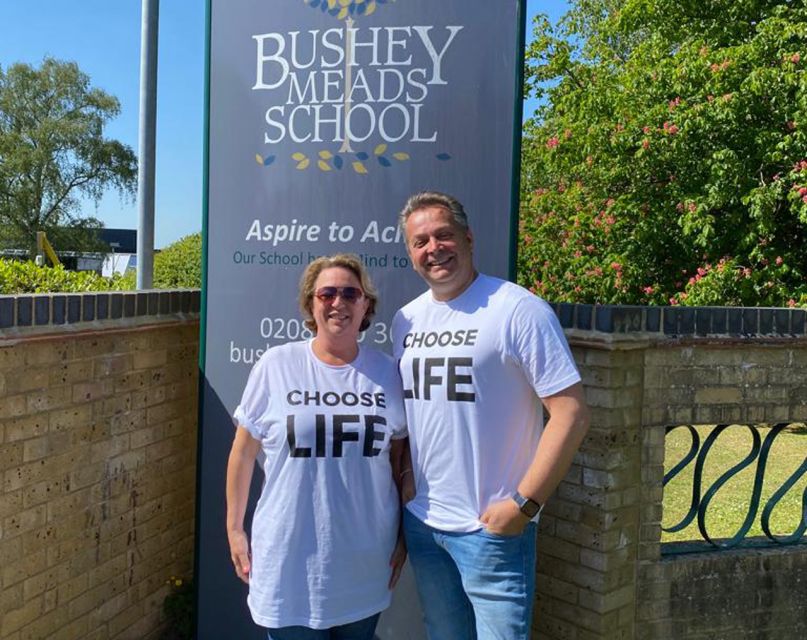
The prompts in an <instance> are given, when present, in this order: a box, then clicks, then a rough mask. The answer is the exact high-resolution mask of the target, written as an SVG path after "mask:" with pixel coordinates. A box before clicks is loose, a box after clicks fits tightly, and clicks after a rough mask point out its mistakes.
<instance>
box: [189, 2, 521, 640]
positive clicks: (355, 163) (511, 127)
mask: <svg viewBox="0 0 807 640" xmlns="http://www.w3.org/2000/svg"><path fill="white" fill-rule="evenodd" d="M524 4H525V3H524V2H523V0H496V2H471V1H470V0H440V1H439V2H436V1H435V0H272V1H269V0H209V5H208V28H209V34H208V69H209V70H208V105H207V115H208V130H207V146H206V153H207V167H206V185H207V187H206V188H207V193H206V222H205V239H206V263H205V264H206V285H205V292H204V295H205V305H204V322H203V343H202V351H203V353H202V361H201V362H202V369H203V375H204V384H203V389H202V398H201V407H202V412H201V416H200V458H199V464H200V469H199V487H198V500H199V508H198V521H197V567H196V576H197V580H198V584H199V610H198V611H199V613H198V638H200V639H202V640H207V639H210V640H213V639H216V640H219V639H221V638H253V637H254V638H263V637H265V634H263V633H262V632H260V631H259V630H258V628H257V627H255V626H254V624H253V623H252V621H251V619H250V616H249V612H248V610H247V607H246V603H245V599H246V593H245V588H244V585H243V584H242V583H241V582H240V581H239V580H238V579H237V578H236V576H235V574H234V572H233V568H232V565H231V562H230V558H229V551H228V548H227V538H226V532H225V526H224V513H225V502H224V483H225V468H226V462H227V455H228V453H229V448H230V444H231V442H232V437H233V423H232V419H231V418H230V415H231V414H232V412H233V410H234V409H235V407H236V405H237V404H238V401H239V399H240V395H241V391H242V389H243V387H244V384H245V382H246V379H247V375H248V374H249V371H250V368H251V366H252V364H253V363H254V362H256V361H257V359H258V358H259V357H260V355H261V354H262V353H263V352H264V351H265V350H266V349H267V348H269V347H271V346H273V345H276V344H281V343H283V342H287V341H290V340H301V339H306V338H308V337H310V332H309V331H308V330H307V329H305V327H304V326H303V324H302V321H301V319H300V316H299V312H298V309H297V285H298V281H299V278H300V275H301V273H302V271H303V269H304V268H305V266H306V265H307V264H308V263H309V262H310V261H311V260H313V259H314V258H316V257H317V256H320V255H326V254H332V253H336V252H344V251H349V252H353V253H356V254H358V255H359V256H360V257H361V259H362V260H363V262H364V263H365V264H366V265H367V267H368V268H369V270H370V273H371V275H372V277H373V279H374V281H375V283H376V285H377V287H378V289H379V291H380V294H381V304H380V308H379V310H378V313H377V315H376V317H375V318H374V321H373V324H372V325H371V326H370V328H369V329H368V330H367V331H366V332H365V334H364V337H363V341H364V343H365V344H370V345H373V346H376V347H378V348H381V349H384V350H389V348H390V338H389V323H390V320H391V318H392V316H393V314H394V313H395V311H396V310H397V308H398V307H400V306H401V305H403V304H404V303H406V302H408V301H409V300H410V299H412V298H413V297H415V296H416V295H418V294H419V293H421V292H422V291H423V290H424V289H425V285H424V284H423V282H422V281H421V280H420V278H419V277H418V276H417V275H416V274H415V273H414V271H413V270H412V268H411V265H410V262H409V259H408V257H407V254H406V250H405V247H404V243H403V238H402V236H401V233H400V232H399V230H398V228H397V220H396V218H397V213H398V211H399V210H400V209H401V207H402V206H403V204H404V202H405V201H406V199H407V197H408V196H409V195H411V194H412V193H413V192H416V191H420V190H424V189H436V190H439V191H444V192H447V193H450V194H452V195H454V196H456V197H457V198H459V200H460V201H462V202H463V203H464V205H465V208H466V210H467V212H468V215H469V219H470V223H471V227H472V229H473V231H474V236H475V243H474V251H475V260H476V263H477V266H478V267H479V268H480V269H481V270H482V271H484V272H486V273H489V274H492V275H498V276H501V277H508V276H509V275H512V274H511V269H512V264H513V262H514V256H513V255H511V247H512V238H513V237H514V235H515V233H516V224H517V204H518V202H517V188H516V187H517V174H518V166H517V158H518V136H519V135H520V122H521V120H520V116H521V108H520V107H521V105H520V82H521V64H522V57H523V28H524V27H523V23H524ZM256 476H260V472H257V473H256ZM260 480H262V478H259V479H258V480H257V482H260ZM303 499H304V497H303ZM399 592H400V593H396V601H395V604H394V605H393V609H392V610H391V611H390V612H388V613H387V614H385V616H384V618H382V623H381V625H380V626H379V632H378V633H379V636H380V637H383V638H395V639H396V640H398V639H402V638H408V637H412V638H417V637H422V636H421V635H420V633H421V632H420V627H419V626H417V625H416V624H415V623H414V622H413V618H415V619H416V618H417V616H418V615H419V614H417V613H414V614H413V613H412V612H411V611H410V608H411V607H413V606H415V605H413V603H412V601H413V599H414V592H413V591H412V588H411V584H410V579H409V578H408V577H407V579H406V580H405V581H404V585H403V586H402V587H400V588H399Z"/></svg>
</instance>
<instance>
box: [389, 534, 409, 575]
mask: <svg viewBox="0 0 807 640" xmlns="http://www.w3.org/2000/svg"><path fill="white" fill-rule="evenodd" d="M405 562H406V542H405V540H404V537H403V533H399V534H398V541H397V542H396V543H395V549H393V551H392V556H391V557H390V559H389V566H390V568H391V569H392V575H390V579H389V588H390V589H394V588H395V585H396V584H398V578H400V577H401V571H403V567H404V563H405Z"/></svg>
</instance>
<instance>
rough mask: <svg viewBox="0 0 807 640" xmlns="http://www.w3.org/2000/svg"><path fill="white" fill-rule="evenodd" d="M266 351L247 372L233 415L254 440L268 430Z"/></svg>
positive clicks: (264, 434)
mask: <svg viewBox="0 0 807 640" xmlns="http://www.w3.org/2000/svg"><path fill="white" fill-rule="evenodd" d="M267 356H268V352H267V353H266V354H264V355H263V356H262V357H261V359H260V360H258V362H256V363H255V366H253V367H252V371H250V373H249V378H248V379H247V385H246V387H245V388H244V393H243V394H242V396H241V402H240V403H239V405H238V406H237V407H236V409H235V412H234V413H233V417H234V418H235V420H236V422H237V423H238V424H240V425H241V426H243V427H244V428H245V429H246V430H247V431H249V433H250V435H251V436H252V437H253V438H255V439H256V440H262V439H263V438H265V437H266V435H267V433H268V431H269V421H268V415H269V400H270V395H269V384H268V376H267V367H268V366H269V365H268V360H269V358H268V357H267Z"/></svg>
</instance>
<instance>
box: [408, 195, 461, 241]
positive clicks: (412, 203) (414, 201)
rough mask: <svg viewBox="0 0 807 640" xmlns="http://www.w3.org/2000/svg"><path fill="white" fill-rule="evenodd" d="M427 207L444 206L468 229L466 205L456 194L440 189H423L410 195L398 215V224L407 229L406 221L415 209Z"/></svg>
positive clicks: (457, 221) (457, 222)
mask: <svg viewBox="0 0 807 640" xmlns="http://www.w3.org/2000/svg"><path fill="white" fill-rule="evenodd" d="M426 207H442V208H443V209H445V210H446V211H448V212H449V213H450V214H451V217H452V218H454V222H455V223H456V224H457V225H459V226H460V227H462V228H463V229H465V230H468V228H469V227H468V215H467V214H466V213H465V207H463V206H462V203H461V202H460V201H459V200H457V199H456V198H455V197H454V196H450V195H448V194H447V193H441V192H440V191H421V192H420V193H416V194H414V195H411V196H409V199H408V200H407V201H406V204H405V205H404V208H403V209H401V213H400V214H399V215H398V224H399V225H400V227H401V231H406V221H407V220H408V219H409V216H411V215H412V214H413V213H414V212H415V211H419V210H420V209H425V208H426Z"/></svg>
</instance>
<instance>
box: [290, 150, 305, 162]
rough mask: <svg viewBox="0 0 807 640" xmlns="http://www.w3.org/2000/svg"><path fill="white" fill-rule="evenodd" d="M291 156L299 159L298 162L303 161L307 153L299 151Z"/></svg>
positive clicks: (293, 158)
mask: <svg viewBox="0 0 807 640" xmlns="http://www.w3.org/2000/svg"><path fill="white" fill-rule="evenodd" d="M291 158H292V160H297V162H302V161H303V160H305V154H304V153H300V152H299V151H298V152H297V153H292V154H291Z"/></svg>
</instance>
